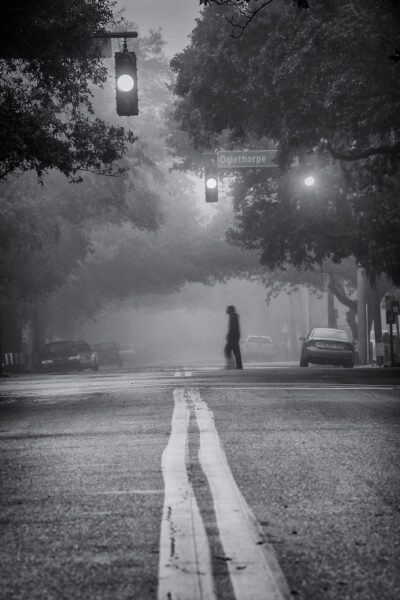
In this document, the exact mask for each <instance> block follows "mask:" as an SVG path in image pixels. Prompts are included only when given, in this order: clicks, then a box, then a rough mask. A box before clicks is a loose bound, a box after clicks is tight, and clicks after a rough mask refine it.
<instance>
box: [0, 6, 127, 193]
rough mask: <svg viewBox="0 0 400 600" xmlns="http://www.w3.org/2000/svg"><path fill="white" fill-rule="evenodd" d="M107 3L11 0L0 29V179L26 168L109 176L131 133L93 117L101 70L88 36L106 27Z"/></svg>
mask: <svg viewBox="0 0 400 600" xmlns="http://www.w3.org/2000/svg"><path fill="white" fill-rule="evenodd" d="M113 8H114V2H113V1H112V0H100V1H96V2H95V1H94V0H73V1H72V2H68V3H65V2H63V1H62V0H50V1H48V0H46V1H44V0H39V1H37V2H33V3H32V2H29V1H28V0H16V2H13V3H11V4H10V3H9V4H8V5H7V7H6V8H5V14H4V13H3V19H2V25H1V27H0V180H1V179H2V180H5V179H6V178H8V177H9V176H10V175H11V174H13V175H15V174H19V173H21V172H24V171H27V170H34V171H36V173H37V175H38V176H39V177H41V176H42V175H43V173H45V172H46V171H48V170H50V169H53V168H55V169H58V170H59V171H61V173H63V174H64V175H65V176H66V177H68V178H70V179H71V180H72V181H80V173H81V172H82V171H92V172H94V173H100V174H103V175H112V174H115V173H118V172H119V171H120V166H119V165H118V161H119V160H120V159H121V157H122V156H123V154H124V152H125V151H126V148H127V145H128V144H130V143H132V142H133V141H134V135H133V133H132V132H130V131H125V130H124V129H123V128H122V127H121V126H119V125H118V126H117V125H110V124H108V123H107V122H105V121H104V120H102V119H100V118H98V117H96V116H95V114H94V111H93V106H92V97H93V86H103V85H104V83H105V82H106V79H107V69H106V68H105V67H104V65H103V63H102V61H101V60H100V59H99V58H96V57H95V56H93V52H92V51H91V44H92V39H93V38H92V36H93V35H94V34H98V33H101V32H104V31H105V30H106V29H107V28H111V27H114V26H115V24H116V18H115V17H114V14H113Z"/></svg>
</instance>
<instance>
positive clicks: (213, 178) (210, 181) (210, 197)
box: [205, 167, 218, 202]
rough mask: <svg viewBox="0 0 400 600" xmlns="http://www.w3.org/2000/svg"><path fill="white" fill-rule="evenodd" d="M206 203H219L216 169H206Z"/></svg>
mask: <svg viewBox="0 0 400 600" xmlns="http://www.w3.org/2000/svg"><path fill="white" fill-rule="evenodd" d="M205 182H206V202H218V172H217V169H216V168H215V167H206V169H205Z"/></svg>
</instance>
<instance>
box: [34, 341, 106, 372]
mask: <svg viewBox="0 0 400 600" xmlns="http://www.w3.org/2000/svg"><path fill="white" fill-rule="evenodd" d="M40 368H41V370H42V371H72V370H78V371H83V369H91V370H92V371H97V370H98V368H99V366H98V360H97V354H96V352H94V351H93V350H92V349H91V347H90V346H89V344H88V343H87V342H84V341H79V342H70V341H67V340H65V341H61V342H50V343H49V344H45V345H44V346H43V349H42V353H41V356H40Z"/></svg>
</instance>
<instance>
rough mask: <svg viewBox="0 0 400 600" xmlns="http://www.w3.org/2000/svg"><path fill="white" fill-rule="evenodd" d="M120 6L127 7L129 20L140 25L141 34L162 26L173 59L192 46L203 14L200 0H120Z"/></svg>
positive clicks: (168, 50) (168, 51)
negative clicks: (193, 32)
mask: <svg viewBox="0 0 400 600" xmlns="http://www.w3.org/2000/svg"><path fill="white" fill-rule="evenodd" d="M118 6H119V7H121V8H123V7H125V9H126V11H125V15H126V17H127V18H129V19H132V21H134V22H135V23H137V26H138V28H139V33H140V32H141V33H143V34H144V33H146V32H147V31H148V30H149V29H158V27H161V28H162V30H163V37H164V39H165V41H166V42H167V53H168V54H169V55H171V56H172V55H173V54H176V53H177V52H179V51H180V50H182V49H183V48H184V47H185V46H186V45H187V44H188V42H189V40H188V37H187V36H188V35H189V34H190V32H191V31H192V29H193V27H194V20H195V18H196V17H197V16H198V14H199V0H118Z"/></svg>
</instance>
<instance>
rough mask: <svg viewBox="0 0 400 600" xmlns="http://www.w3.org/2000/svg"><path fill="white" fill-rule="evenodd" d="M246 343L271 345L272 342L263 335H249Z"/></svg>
mask: <svg viewBox="0 0 400 600" xmlns="http://www.w3.org/2000/svg"><path fill="white" fill-rule="evenodd" d="M247 341H248V342H252V343H254V344H271V343H272V340H271V338H270V337H267V336H264V335H250V336H249V337H248V338H247Z"/></svg>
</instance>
